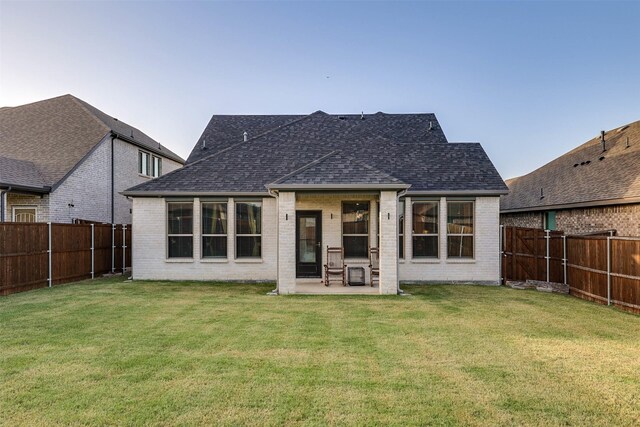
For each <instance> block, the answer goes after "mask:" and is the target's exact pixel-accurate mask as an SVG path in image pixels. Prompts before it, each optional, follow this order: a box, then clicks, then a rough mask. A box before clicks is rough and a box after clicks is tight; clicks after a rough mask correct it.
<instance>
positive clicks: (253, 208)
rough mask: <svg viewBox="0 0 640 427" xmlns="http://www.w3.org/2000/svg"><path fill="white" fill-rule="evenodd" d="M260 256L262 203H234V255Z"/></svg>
mask: <svg viewBox="0 0 640 427" xmlns="http://www.w3.org/2000/svg"><path fill="white" fill-rule="evenodd" d="M261 256H262V203H261V202H237V203H236V257H237V258H260V257H261Z"/></svg>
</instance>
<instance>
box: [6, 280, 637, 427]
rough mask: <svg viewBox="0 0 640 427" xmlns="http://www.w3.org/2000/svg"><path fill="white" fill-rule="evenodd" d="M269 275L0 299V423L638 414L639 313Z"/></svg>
mask: <svg viewBox="0 0 640 427" xmlns="http://www.w3.org/2000/svg"><path fill="white" fill-rule="evenodd" d="M272 288H273V285H269V284H265V285H253V284H252V285H242V284H206V283H187V282H180V283H176V282H129V283H126V282H124V280H123V279H122V278H113V279H101V280H96V281H92V282H82V283H78V284H73V285H67V286H60V287H56V288H54V289H42V290H37V291H33V292H27V293H23V294H17V295H12V296H9V297H4V298H0V423H4V424H7V425H29V426H33V425H56V424H65V425H67V424H92V425H104V424H119V425H143V424H154V425H155V424H160V425H173V424H180V425H189V424H216V425H296V424H304V425H325V424H329V425H331V424H337V425H342V424H347V425H378V424H389V425H425V424H432V425H523V424H524V425H605V424H617V425H638V424H640V317H639V316H634V315H631V314H627V313H623V312H620V311H617V310H614V309H610V308H607V307H603V306H599V305H596V304H593V303H588V302H585V301H581V300H577V299H574V298H571V297H566V296H560V295H555V294H554V295H550V294H544V293H538V292H533V291H516V290H511V289H506V288H497V287H480V286H424V287H408V286H406V287H404V288H405V290H406V291H408V292H409V293H411V296H407V297H378V296H360V297H358V296H335V297H327V296H292V297H269V296H266V295H265V293H266V292H267V291H269V290H271V289H272Z"/></svg>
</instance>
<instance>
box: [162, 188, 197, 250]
mask: <svg viewBox="0 0 640 427" xmlns="http://www.w3.org/2000/svg"><path fill="white" fill-rule="evenodd" d="M185 203H190V204H191V234H171V235H170V234H169V205H170V204H185ZM164 214H165V218H164V244H165V260H166V261H170V262H171V261H174V262H175V261H176V260H178V261H184V262H191V261H193V260H194V256H193V255H194V251H195V250H196V249H195V245H194V242H195V236H194V231H195V230H194V228H195V227H194V226H195V215H196V213H195V202H194V201H193V200H192V201H182V202H181V201H171V200H165V208H164ZM170 236H176V237H189V236H190V237H191V256H190V257H169V237H170Z"/></svg>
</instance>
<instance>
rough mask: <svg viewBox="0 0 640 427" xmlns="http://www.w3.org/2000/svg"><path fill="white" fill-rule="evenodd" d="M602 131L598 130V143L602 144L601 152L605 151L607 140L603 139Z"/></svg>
mask: <svg viewBox="0 0 640 427" xmlns="http://www.w3.org/2000/svg"><path fill="white" fill-rule="evenodd" d="M604 133H605V132H604V131H603V130H601V131H600V143H601V144H602V152H603V153H604V152H605V151H607V141H605V139H604Z"/></svg>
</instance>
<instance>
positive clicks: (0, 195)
mask: <svg viewBox="0 0 640 427" xmlns="http://www.w3.org/2000/svg"><path fill="white" fill-rule="evenodd" d="M9 191H11V187H9V188H7V189H6V190H2V191H0V222H4V215H5V212H4V211H5V207H4V206H5V201H4V197H5V194H7V193H8V192H9Z"/></svg>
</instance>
